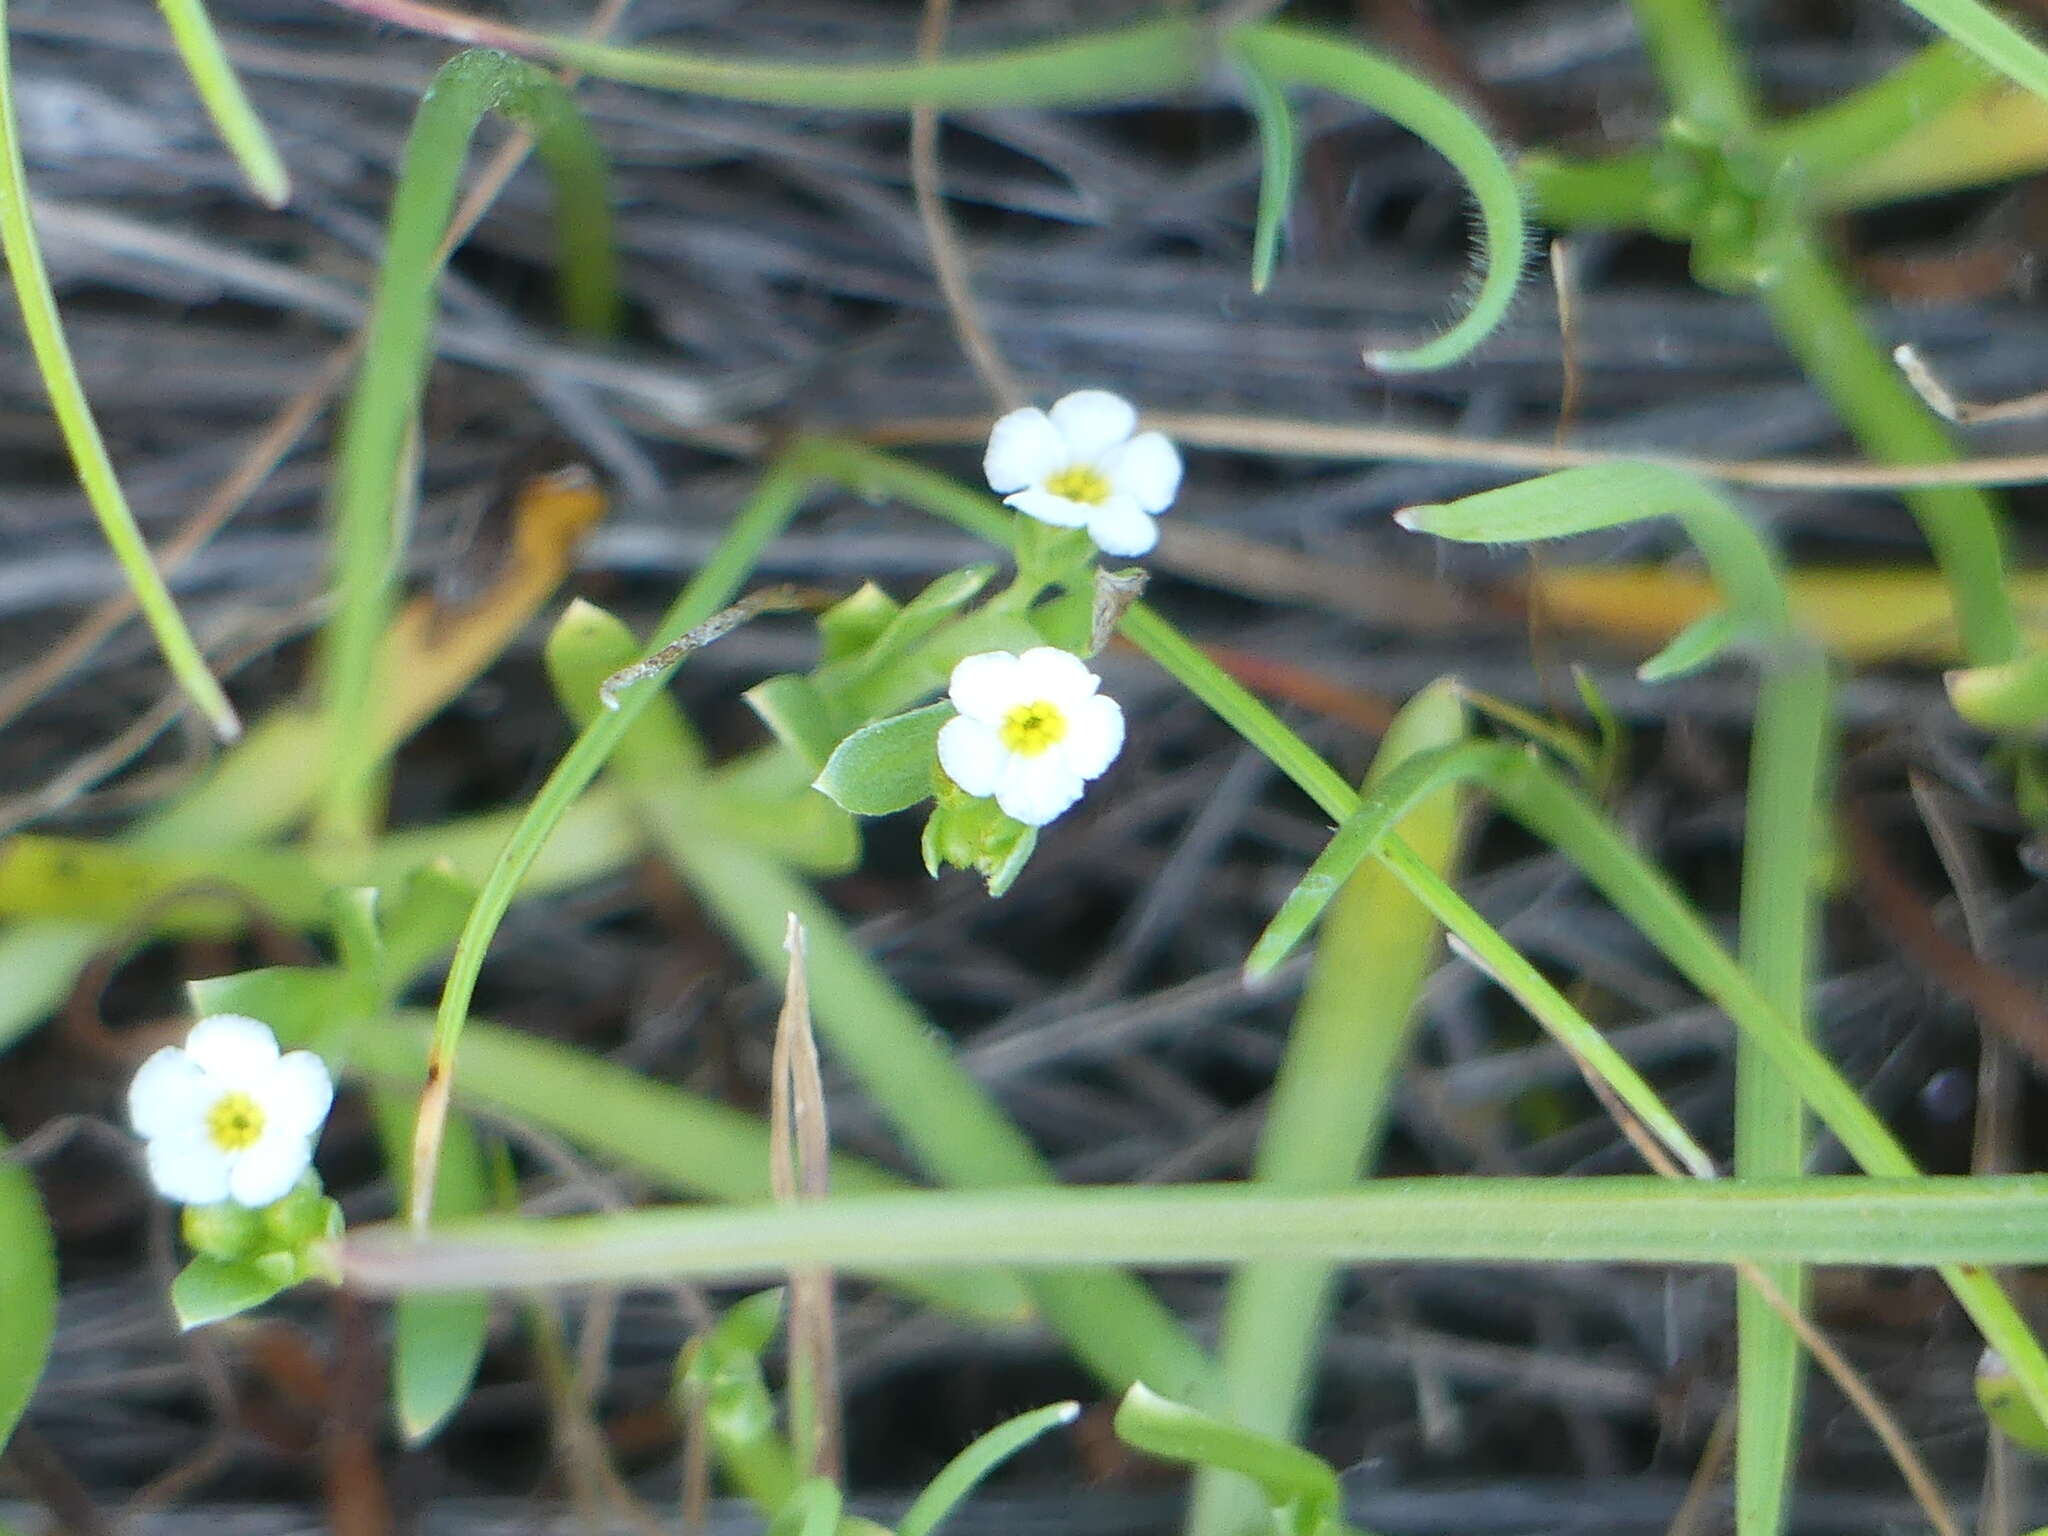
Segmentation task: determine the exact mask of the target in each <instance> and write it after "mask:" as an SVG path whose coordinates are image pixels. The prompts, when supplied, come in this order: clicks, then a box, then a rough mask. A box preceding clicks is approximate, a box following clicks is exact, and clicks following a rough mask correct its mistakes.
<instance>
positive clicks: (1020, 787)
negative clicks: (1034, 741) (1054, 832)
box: [996, 752, 1081, 827]
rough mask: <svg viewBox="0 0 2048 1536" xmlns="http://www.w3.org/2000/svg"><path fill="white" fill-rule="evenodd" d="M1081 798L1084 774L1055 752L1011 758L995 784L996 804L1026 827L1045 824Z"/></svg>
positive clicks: (1004, 812) (1005, 813)
mask: <svg viewBox="0 0 2048 1536" xmlns="http://www.w3.org/2000/svg"><path fill="white" fill-rule="evenodd" d="M1080 798H1081V775H1079V774H1078V773H1076V772H1074V770H1073V769H1071V768H1069V767H1068V766H1067V765H1066V764H1065V763H1064V762H1063V761H1061V759H1060V756H1059V754H1058V753H1056V752H1047V753H1045V754H1044V755H1043V756H1041V757H1012V758H1011V759H1010V761H1009V764H1008V766H1007V767H1005V768H1004V769H1003V776H1002V778H1001V779H1000V780H998V781H997V784H996V804H997V805H999V806H1001V807H1002V808H1003V814H1004V815H1006V816H1014V817H1016V818H1017V820H1019V821H1021V822H1023V823H1024V825H1025V826H1027V827H1042V826H1044V825H1045V824H1046V823H1047V822H1049V821H1051V820H1052V819H1053V818H1054V817H1055V816H1057V815H1059V813H1060V812H1061V811H1064V810H1065V809H1066V808H1067V807H1068V806H1070V805H1072V804H1073V803H1074V802H1075V801H1076V800H1078V799H1080Z"/></svg>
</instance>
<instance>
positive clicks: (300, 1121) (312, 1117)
mask: <svg viewBox="0 0 2048 1536" xmlns="http://www.w3.org/2000/svg"><path fill="white" fill-rule="evenodd" d="M256 1102H257V1103H258V1104H260V1105H262V1106H263V1117H264V1123H265V1124H266V1125H275V1126H276V1127H277V1128H278V1129H280V1130H285V1131H290V1132H291V1133H292V1134H293V1135H295V1136H305V1137H310V1136H313V1135H315V1134H316V1133H317V1132H318V1131H319V1129H320V1125H321V1122H322V1121H324V1120H325V1119H326V1118H327V1111H328V1108H329V1107H330V1106H331V1105H332V1104H333V1103H334V1079H333V1078H331V1077H329V1076H328V1075H327V1063H326V1062H324V1061H322V1060H321V1059H320V1058H319V1057H318V1056H315V1055H314V1054H313V1053H312V1052H311V1051H292V1052H290V1053H289V1054H288V1055H286V1056H284V1057H283V1058H281V1059H280V1060H279V1061H278V1063H277V1065H276V1066H274V1067H272V1068H271V1069H270V1074H269V1076H267V1077H266V1078H264V1080H263V1087H262V1089H261V1091H260V1092H259V1093H258V1094H257V1095H256Z"/></svg>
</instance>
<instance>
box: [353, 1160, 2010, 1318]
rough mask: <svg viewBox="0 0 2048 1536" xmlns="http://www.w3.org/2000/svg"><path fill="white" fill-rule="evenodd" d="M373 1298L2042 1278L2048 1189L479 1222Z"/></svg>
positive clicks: (908, 1198)
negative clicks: (1010, 1285)
mask: <svg viewBox="0 0 2048 1536" xmlns="http://www.w3.org/2000/svg"><path fill="white" fill-rule="evenodd" d="M339 1258H340V1261H341V1265H342V1271H343V1274H344V1275H345V1276H346V1278H347V1279H348V1280H349V1282H350V1283H351V1284H355V1285H360V1286H362V1287H364V1288H365V1289H367V1290H370V1291H376V1292H403V1291H412V1290H422V1291H432V1290H466V1289H471V1288H473V1287H475V1286H478V1285H487V1286H490V1287H492V1288H494V1289H495V1288H499V1287H505V1286H526V1285H583V1284H610V1283H633V1282H641V1281H644V1282H649V1283H653V1282H657V1281H667V1280H672V1279H679V1278H686V1277H689V1278H697V1279H705V1280H711V1279H718V1280H726V1279H740V1278H746V1277H762V1276H773V1275H777V1274H781V1273H784V1272H786V1271H787V1270H788V1269H790V1268H791V1267H797V1268H801V1267H804V1266H807V1265H808V1266H819V1265H822V1266H826V1267H829V1268H832V1269H858V1270H873V1269H877V1268H882V1267H889V1266H893V1267H897V1268H902V1267H906V1266H907V1267H917V1268H924V1267H947V1266H953V1265H961V1264H968V1265H978V1264H1005V1265H1020V1266H1023V1265H1032V1266H1035V1265H1044V1264H1052V1265H1074V1264H1129V1265H1144V1266H1146V1267H1160V1268H1164V1267H1198V1268H1206V1267H1214V1266H1217V1265H1224V1264H1242V1263H1247V1262H1250V1261H1253V1260H1296V1261H1316V1262H1321V1263H1331V1264H1386V1263H1485V1264H1522V1263H1528V1264H1538V1263H1546V1264H1547V1263H1559V1264H1562V1263H1570V1264H1727V1263H1732V1262H1734V1261H1736V1260H1738V1259H1743V1258H1753V1259H1761V1260H1766V1261H1771V1262H1778V1261H1796V1262H1799V1263H1805V1264H1887V1265H1909V1266H1910V1265H1924V1264H1939V1265H1946V1266H1954V1265H1959V1264H1960V1265H1977V1264H2040V1263H2043V1262H2048V1177H2044V1176H2042V1175H2038V1174H2025V1175H2015V1176H2008V1177H1994V1178H1983V1177H1974V1178H1973V1177H1960V1176H1958V1177H1935V1178H1900V1179H1891V1178H1864V1177H1827V1178H1813V1179H1798V1180H1786V1181H1778V1182H1768V1183H1752V1182H1749V1181H1746V1180H1740V1179H1724V1180H1717V1181H1711V1182H1709V1181H1704V1180H1670V1179H1662V1178H1654V1177H1649V1176H1632V1175H1631V1176H1621V1177H1610V1178H1598V1179H1553V1178H1468V1177H1442V1178H1428V1179H1382V1180H1374V1181H1372V1182H1370V1183H1368V1184H1366V1185H1364V1186H1362V1187H1360V1188H1358V1189H1354V1190H1346V1191H1343V1192H1340V1193H1321V1194H1319V1193H1295V1192H1287V1191H1277V1190H1256V1189H1248V1188H1247V1187H1245V1186H1243V1185H1232V1184H1210V1185H1199V1184H1196V1185H1181V1186H1158V1185H1135V1186H1129V1185H1127V1186H1094V1187H1080V1188H1062V1189H1005V1190H976V1191H953V1190H931V1191H921V1192H918V1193H914V1194H905V1195H876V1196H867V1197H858V1198H856V1197H852V1196H843V1197H842V1196H835V1197H834V1198H832V1199H830V1200H824V1201H819V1202H816V1203H813V1204H809V1205H802V1206H791V1207H783V1208H779V1209H778V1208H776V1207H773V1206H769V1205H761V1206H753V1207H729V1206H725V1207H715V1208H711V1207H701V1206H687V1207H670V1208H667V1209H648V1210H639V1211H625V1212H616V1213H607V1214H606V1215H603V1216H590V1217H586V1216H571V1217H560V1218H556V1219H552V1220H539V1221H537V1220H534V1219H532V1218H530V1217H522V1218H516V1219H506V1218H496V1217H492V1218H484V1219H481V1220H477V1221H471V1222H465V1223H463V1224H461V1225H460V1226H459V1227H450V1228H448V1229H446V1230H445V1231H440V1232H435V1233H433V1234H430V1235H428V1236H426V1237H424V1238H423V1237H420V1236H418V1235H417V1234H415V1233H413V1232H412V1231H411V1230H410V1229H409V1228H407V1227H406V1226H404V1225H403V1224H402V1223H396V1222H393V1223H387V1224H384V1225H382V1226H372V1227H359V1228H356V1229H354V1230H353V1231H351V1232H350V1233H349V1234H348V1235H347V1236H346V1237H345V1238H343V1239H342V1240H341V1243H340V1247H339Z"/></svg>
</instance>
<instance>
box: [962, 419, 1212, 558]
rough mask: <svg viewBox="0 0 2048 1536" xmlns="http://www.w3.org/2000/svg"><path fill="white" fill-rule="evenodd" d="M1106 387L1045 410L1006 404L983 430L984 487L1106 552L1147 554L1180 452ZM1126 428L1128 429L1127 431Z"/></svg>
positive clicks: (1176, 487)
mask: <svg viewBox="0 0 2048 1536" xmlns="http://www.w3.org/2000/svg"><path fill="white" fill-rule="evenodd" d="M1137 427H1138V413H1137V411H1136V410H1135V409H1134V408H1133V407H1132V405H1131V403H1130V402H1129V401H1128V400H1125V399H1124V398H1123V397H1122V396H1120V395H1113V394H1111V393H1110V392H1109V391H1108V390H1106V389H1083V390H1077V391H1075V392H1074V393H1073V394H1071V395H1067V396H1065V397H1063V398H1062V399H1060V400H1058V401H1055V402H1054V404H1053V408H1052V409H1051V410H1050V411H1041V410H1039V409H1038V408H1037V407H1036V406H1026V407H1025V408H1024V409H1022V410H1016V411H1011V412H1010V413H1009V414H1008V415H1007V416H1004V417H1003V418H1001V419H1000V420H999V421H997V422H996V424H995V429H994V430H993V431H991V432H990V433H989V435H988V452H987V454H986V455H985V456H984V457H983V459H982V470H983V472H984V473H985V474H986V475H987V476H988V483H989V488H990V489H991V490H993V491H994V492H995V493H996V494H997V495H999V496H1001V497H1002V498H1003V500H1004V502H1005V503H1007V504H1008V505H1010V506H1013V507H1015V508H1016V509H1017V510H1018V511H1019V512H1022V513H1023V514H1024V515H1025V516H1027V517H1035V518H1037V519H1038V520H1039V521H1040V522H1041V523H1051V524H1052V525H1053V526H1054V527H1056V528H1086V529H1087V530H1088V537H1090V538H1091V539H1093V540H1094V541H1095V543H1096V547H1097V548H1099V549H1100V550H1101V551H1102V552H1103V553H1104V554H1106V555H1120V556H1123V557H1125V558H1129V557H1132V556H1135V555H1142V554H1147V553H1149V552H1150V550H1151V548H1152V546H1153V545H1154V544H1157V543H1158V542H1159V525H1158V523H1157V522H1156V521H1155V519H1156V518H1157V517H1158V516H1159V514H1160V513H1162V512H1164V511H1165V510H1166V509H1167V508H1168V507H1170V506H1172V505H1173V498H1174V497H1175V496H1176V495H1178V494H1179V492H1180V454H1179V453H1178V452H1177V451H1176V450H1175V449H1174V446H1173V444H1172V443H1171V442H1169V441H1167V439H1166V437H1165V436H1164V435H1163V434H1161V433H1158V432H1139V431H1138V430H1137ZM1134 433H1135V434H1136V435H1135V436H1133V434H1134Z"/></svg>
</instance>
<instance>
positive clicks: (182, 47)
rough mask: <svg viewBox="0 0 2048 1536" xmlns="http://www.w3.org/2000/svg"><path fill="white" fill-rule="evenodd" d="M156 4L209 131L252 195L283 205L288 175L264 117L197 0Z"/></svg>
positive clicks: (288, 193) (288, 187) (288, 191)
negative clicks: (217, 138)
mask: <svg viewBox="0 0 2048 1536" xmlns="http://www.w3.org/2000/svg"><path fill="white" fill-rule="evenodd" d="M157 5H158V6H159V7H160V8H161V9H162V11H163V13H164V22H165V24H166V25H168V26H169V27H170V29H171V41H172V42H173V43H175V44H176V45H177V49H178V57H179V58H180V59H181V60H182V61H183V62H184V65H185V73H186V74H188V75H190V76H191V77H192V86H193V89H194V90H196V91H198V92H199V100H200V102H201V104H202V105H204V106H205V108H206V115H207V116H208V117H210V118H212V119H213V126H214V131H215V132H217V133H218V134H219V135H220V137H221V142H222V143H223V144H225V145H227V147H228V150H229V152H230V153H231V154H233V155H234V157H235V161H236V163H237V164H238V165H240V166H241V168H242V174H243V175H244V176H245V177H247V178H248V181H249V185H250V187H251V188H252V189H253V190H254V191H255V193H256V195H257V196H258V197H260V198H262V199H263V201H264V202H266V203H268V204H269V205H270V206H271V207H273V208H282V207H283V206H284V205H285V203H286V202H288V201H289V200H290V199H291V195H292V184H291V177H290V176H289V174H287V173H286V171H285V168H284V160H283V158H282V157H281V156H280V155H279V154H278V152H277V146H276V145H275V144H273V143H272V142H271V139H270V135H269V133H268V132H266V131H265V129H264V127H263V119H262V118H260V117H258V116H257V115H256V109H255V108H254V107H252V106H251V105H250V104H249V97H248V95H247V93H246V92H244V91H243V89H242V82H241V79H240V77H239V76H237V75H236V74H235V66H234V65H233V64H232V63H230V62H229V61H228V53H227V49H225V48H223V47H222V46H221V41H220V35H219V34H218V33H216V32H215V31H214V30H213V20H212V18H211V17H209V16H208V15H207V14H206V7H205V5H204V4H203V3H202V0H157Z"/></svg>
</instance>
